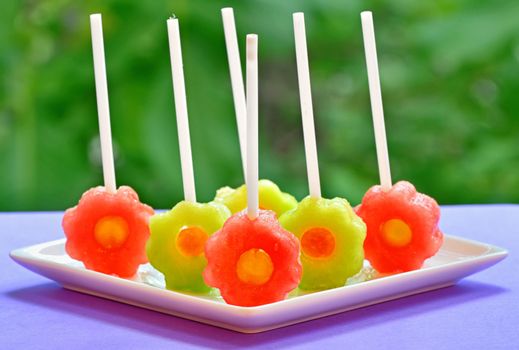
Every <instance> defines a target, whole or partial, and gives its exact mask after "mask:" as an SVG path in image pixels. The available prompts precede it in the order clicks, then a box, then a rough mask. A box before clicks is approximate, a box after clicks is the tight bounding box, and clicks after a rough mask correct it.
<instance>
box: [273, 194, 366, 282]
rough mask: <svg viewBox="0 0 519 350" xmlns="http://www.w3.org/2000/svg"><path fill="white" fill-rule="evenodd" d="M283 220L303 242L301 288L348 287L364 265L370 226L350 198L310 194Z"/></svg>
mask: <svg viewBox="0 0 519 350" xmlns="http://www.w3.org/2000/svg"><path fill="white" fill-rule="evenodd" d="M279 221H280V222H281V225H282V226H283V227H284V228H285V229H286V230H288V231H290V232H292V233H293V234H294V235H295V236H296V237H297V238H298V239H299V241H300V242H301V262H302V263H303V277H302V279H301V283H300V285H299V288H300V289H302V290H322V289H330V288H335V287H341V286H344V285H345V283H346V280H347V279H348V278H349V277H351V276H353V275H355V274H356V273H358V272H359V271H360V269H361V268H362V265H363V261H364V252H363V242H364V239H365V237H366V225H365V224H364V222H363V221H362V219H361V218H359V217H358V216H357V215H356V214H355V212H354V211H353V209H352V208H351V206H350V204H349V202H348V201H347V200H346V199H343V198H333V199H325V198H315V197H311V196H308V197H306V198H304V199H303V200H302V201H301V202H300V203H299V205H298V206H297V208H295V209H293V210H291V211H288V212H286V213H285V214H283V215H282V216H281V218H280V219H279Z"/></svg>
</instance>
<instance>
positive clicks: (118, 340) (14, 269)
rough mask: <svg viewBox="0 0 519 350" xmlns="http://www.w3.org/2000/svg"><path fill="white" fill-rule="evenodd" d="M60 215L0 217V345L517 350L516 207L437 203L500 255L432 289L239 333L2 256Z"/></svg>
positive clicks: (457, 225)
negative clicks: (100, 292) (124, 300)
mask: <svg viewBox="0 0 519 350" xmlns="http://www.w3.org/2000/svg"><path fill="white" fill-rule="evenodd" d="M60 221H61V213H2V214H0V234H1V242H2V243H1V245H0V327H1V331H0V349H82V348H84V349H105V348H109V347H112V348H115V349H124V350H129V349H144V348H147V349H161V348H168V349H180V348H191V349H194V348H222V349H223V348H226V349H227V348H241V347H247V348H249V349H250V348H297V349H303V348H309V349H310V348H312V349H315V348H318V347H319V348H321V349H330V348H342V349H355V350H359V349H392V348H395V349H517V348H519V293H518V292H517V290H518V289H519V273H518V270H519V259H518V253H519V205H473V206H447V207H443V211H442V221H441V228H442V229H443V230H444V232H446V233H448V234H452V235H457V236H462V237H466V238H470V239H474V240H478V241H482V242H486V243H491V244H494V245H498V246H501V247H504V248H507V249H508V250H509V252H510V256H509V257H508V258H507V259H505V260H504V261H503V262H501V263H499V264H498V265H496V266H494V267H492V268H490V269H489V270H486V271H483V272H481V273H478V274H476V275H474V276H471V277H469V278H467V279H465V280H463V281H462V282H460V283H459V284H458V285H456V286H453V287H449V288H444V289H441V290H438V291H433V292H428V293H423V294H420V295H416V296H411V297H406V298H403V299H399V300H395V301H391V302H386V303H383V304H378V305H374V306H370V307H366V308H363V309H359V310H355V311H350V312H345V313H342V314H339V315H335V316H330V317H326V318H322V319H319V320H315V321H310V322H306V323H302V324H299V325H294V326H290V327H286V328H281V329H278V330H274V331H270V332H266V333H260V334H240V333H235V332H232V331H227V330H223V329H219V328H216V327H212V326H207V325H203V324H199V323H196V322H193V321H187V320H183V319H180V318H176V317H173V316H168V315H164V314H160V313H158V312H153V311H148V310H144V309H140V308H137V307H132V306H129V305H124V304H119V303H116V302H113V301H108V300H104V299H101V298H96V297H92V296H88V295H83V294H80V293H76V292H71V291H67V290H65V289H62V288H61V287H60V286H58V285H57V284H56V283H54V282H53V281H50V280H47V279H45V278H43V277H40V276H38V275H36V274H34V273H32V272H30V271H28V270H25V269H24V268H22V267H21V266H18V265H17V264H15V263H14V262H13V261H11V259H10V258H9V256H8V253H9V251H11V250H13V249H15V248H20V247H24V246H28V245H33V244H36V243H41V242H45V241H49V240H54V239H58V238H61V237H62V232H61V228H60Z"/></svg>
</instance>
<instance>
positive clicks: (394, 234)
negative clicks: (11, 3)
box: [356, 11, 443, 273]
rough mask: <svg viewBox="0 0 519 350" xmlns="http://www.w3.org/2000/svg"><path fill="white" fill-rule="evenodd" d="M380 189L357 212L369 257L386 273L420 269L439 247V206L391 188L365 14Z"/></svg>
mask: <svg viewBox="0 0 519 350" xmlns="http://www.w3.org/2000/svg"><path fill="white" fill-rule="evenodd" d="M361 20H362V32H363V37H364V48H365V53H366V65H367V69H368V80H369V90H370V97H371V110H372V114H373V125H374V129H375V141H376V148H377V158H378V166H379V174H380V186H373V187H372V188H370V189H369V190H368V191H367V192H366V194H365V195H364V198H363V199H362V203H361V204H360V205H359V206H358V207H357V208H356V211H357V214H358V215H359V216H360V217H361V218H362V219H364V221H365V222H366V225H367V227H368V233H367V238H366V242H365V244H364V249H365V253H366V259H367V260H369V262H370V263H371V265H372V266H373V268H374V269H376V270H377V271H379V272H382V273H396V272H401V271H409V270H414V269H418V268H420V267H421V266H422V265H423V262H424V260H425V259H427V258H429V257H431V256H433V255H434V254H436V252H437V251H438V250H439V249H440V247H441V245H442V242H443V234H442V232H441V231H440V230H439V228H438V222H439V220H440V207H439V206H438V204H437V203H436V201H435V200H434V199H432V198H431V197H429V196H427V195H425V194H422V193H419V192H417V191H416V189H415V187H414V186H413V185H412V184H411V183H409V182H406V181H400V182H398V183H396V184H395V185H392V181H391V172H390V167H389V155H388V150H387V141H386V131H385V126H384V112H383V108H382V94H381V91H380V81H379V73H378V63H377V53H376V46H375V32H374V28H373V17H372V13H371V12H369V11H365V12H362V13H361Z"/></svg>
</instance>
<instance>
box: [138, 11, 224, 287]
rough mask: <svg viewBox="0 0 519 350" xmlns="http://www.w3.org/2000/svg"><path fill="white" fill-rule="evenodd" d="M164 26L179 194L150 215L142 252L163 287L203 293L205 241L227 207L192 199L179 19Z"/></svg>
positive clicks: (192, 188) (194, 193)
mask: <svg viewBox="0 0 519 350" xmlns="http://www.w3.org/2000/svg"><path fill="white" fill-rule="evenodd" d="M167 28H168V37H169V48H170V55H171V68H172V70H171V71H172V78H173V91H174V97H175V109H176V117H177V127H178V138H179V148H180V160H181V168H182V182H183V187H184V200H183V201H181V202H179V203H178V204H176V205H175V206H174V207H173V209H171V210H169V211H167V212H165V213H162V214H157V215H155V216H153V217H152V218H151V219H150V229H151V236H150V239H149V241H148V244H147V254H148V258H149V260H150V263H151V264H152V265H153V267H155V268H156V269H157V270H159V271H160V272H162V273H163V274H164V277H165V280H166V288H167V289H170V290H180V291H189V292H195V293H204V292H208V291H209V290H210V287H209V286H207V285H206V284H205V283H204V280H203V278H202V271H203V269H204V268H205V266H206V264H207V259H206V257H205V254H204V245H205V242H206V240H207V239H208V238H209V236H210V235H212V234H213V233H214V232H216V231H217V230H218V229H220V228H221V227H222V225H223V223H224V222H225V220H227V218H228V217H229V216H230V212H229V209H227V207H225V206H224V205H222V204H219V203H215V202H211V203H197V201H196V192H195V181H194V174H193V161H192V155H191V141H190V137H189V121H188V115H187V102H186V92H185V84H184V73H183V70H182V52H181V46H180V30H179V24H178V19H176V18H170V19H168V20H167Z"/></svg>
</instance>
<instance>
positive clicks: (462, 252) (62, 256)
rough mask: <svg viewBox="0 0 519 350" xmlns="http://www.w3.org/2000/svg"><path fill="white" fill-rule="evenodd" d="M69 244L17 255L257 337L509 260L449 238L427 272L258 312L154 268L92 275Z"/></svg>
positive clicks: (64, 275) (89, 289) (91, 285)
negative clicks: (184, 285)
mask: <svg viewBox="0 0 519 350" xmlns="http://www.w3.org/2000/svg"><path fill="white" fill-rule="evenodd" d="M64 248H65V240H64V239H61V240H57V241H51V242H46V243H42V244H38V245H34V246H30V247H27V248H21V249H17V250H14V251H12V252H11V254H10V255H11V257H12V258H13V259H14V260H15V261H16V262H18V263H19V264H20V265H22V266H24V267H26V268H27V269H29V270H31V271H33V272H36V273H38V274H40V275H42V276H45V277H47V278H50V279H52V280H54V281H56V282H58V283H59V284H61V285H62V286H63V287H65V288H67V289H71V290H75V291H78V292H82V293H87V294H92V295H96V296H99V297H103V298H107V299H111V300H115V301H119V302H122V303H126V304H131V305H135V306H139V307H143V308H146V309H151V310H155V311H159V312H163V313H166V314H171V315H174V316H178V317H183V318H187V319H190V320H194V321H198V322H203V323H207V324H211V325H214V326H218V327H223V328H227V329H232V330H235V331H238V332H243V333H257V332H263V331H267V330H270V329H274V328H279V327H283V326H288V325H291V324H295V323H299V322H304V321H308V320H312V319H316V318H320V317H324V316H328V315H333V314H336V313H339V312H343V311H348V310H353V309H357V308H360V307H364V306H368V305H372V304H376V303H381V302H384V301H388V300H392V299H397V298H401V297H404V296H407V295H412V294H417V293H421V292H425V291H429V290H433V289H438V288H442V287H446V286H450V285H453V284H455V283H456V282H457V281H458V280H460V279H462V278H463V277H466V276H469V275H471V274H473V273H476V272H478V271H481V270H484V269H486V268H488V267H490V266H492V265H494V264H496V263H498V262H499V261H501V260H503V259H504V258H505V257H506V256H507V255H508V252H507V251H506V250H504V249H502V248H498V247H495V246H491V245H488V244H485V243H480V242H475V241H470V240H466V239H462V238H458V237H454V236H445V241H444V244H443V246H442V247H441V249H440V251H439V252H438V254H436V255H435V256H434V257H432V258H431V259H429V260H427V261H426V263H425V264H424V267H423V268H421V269H420V270H416V271H411V272H405V273H400V274H395V275H386V276H379V275H377V274H376V272H374V271H373V270H372V269H371V268H370V267H369V266H368V265H367V264H366V266H365V268H364V269H363V270H362V271H361V272H360V273H359V274H358V275H357V276H354V277H352V278H351V279H350V280H348V283H347V284H346V286H344V287H341V288H335V289H330V290H325V291H321V292H315V293H309V294H301V293H299V294H298V293H297V292H296V293H292V295H291V296H289V297H288V298H287V299H286V300H283V301H279V302H276V303H272V304H267V305H262V306H256V307H239V306H233V305H228V304H226V303H225V302H223V300H222V299H221V297H220V296H219V295H218V294H217V293H214V294H211V295H206V296H197V295H188V294H183V293H178V292H172V291H169V290H166V289H164V280H163V277H162V275H161V274H160V273H158V272H157V271H155V270H154V269H153V268H152V267H151V266H150V265H149V264H148V265H143V266H141V267H140V268H139V271H138V273H137V275H136V276H135V277H134V278H133V279H123V278H119V277H116V276H110V275H105V274H102V273H98V272H95V271H90V270H86V269H85V268H84V267H83V265H82V264H81V263H80V262H78V261H75V260H73V259H71V258H70V257H69V256H68V255H67V254H66V253H65V249H64Z"/></svg>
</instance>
